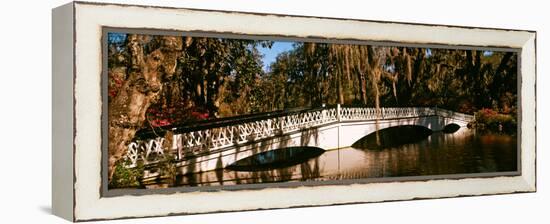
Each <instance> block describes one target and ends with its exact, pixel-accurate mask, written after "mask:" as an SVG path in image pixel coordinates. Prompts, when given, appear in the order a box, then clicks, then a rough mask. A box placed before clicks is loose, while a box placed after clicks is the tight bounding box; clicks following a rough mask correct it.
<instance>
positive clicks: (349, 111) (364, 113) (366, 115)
mask: <svg viewBox="0 0 550 224" xmlns="http://www.w3.org/2000/svg"><path fill="white" fill-rule="evenodd" d="M339 114H340V119H341V120H343V121H346V120H351V121H356V120H376V119H395V118H407V117H422V116H432V115H435V110H434V109H433V108H430V107H391V108H379V109H376V108H369V107H344V108H341V109H340V112H339Z"/></svg>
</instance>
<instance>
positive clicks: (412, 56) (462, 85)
mask: <svg viewBox="0 0 550 224" xmlns="http://www.w3.org/2000/svg"><path fill="white" fill-rule="evenodd" d="M123 38H124V36H117V41H116V42H115V41H113V43H112V44H111V45H110V46H109V49H108V50H109V52H108V55H109V69H110V73H109V74H110V76H109V78H110V80H109V94H110V96H111V95H116V92H117V89H118V88H121V86H122V84H123V82H124V79H125V78H126V76H125V73H126V72H128V70H129V69H130V68H126V67H124V66H125V64H126V63H127V62H128V61H129V59H128V58H126V57H127V50H126V46H125V45H124V44H121V43H122V42H123ZM155 38H157V36H151V37H150V38H149V42H147V43H145V48H144V49H145V50H147V49H153V48H154V46H155V44H158V41H155V40H156V39H155ZM181 38H183V40H184V41H183V42H184V47H183V50H182V54H181V56H179V58H178V63H177V69H176V73H175V74H174V75H173V76H171V77H169V78H168V79H167V80H163V82H164V87H163V91H162V94H161V97H160V100H159V101H158V102H157V104H155V105H152V106H151V107H150V108H149V110H148V113H147V118H148V120H149V124H146V126H149V125H153V126H164V125H167V124H173V123H182V122H189V121H195V120H204V119H210V118H214V117H229V116H236V115H243V114H249V113H257V112H268V111H275V110H285V109H291V108H299V107H318V106H321V105H323V104H326V105H334V104H343V105H350V106H351V105H352V106H369V107H376V106H384V107H401V106H403V107H410V106H439V107H442V108H446V109H450V110H454V111H459V112H464V113H470V114H471V113H474V112H476V111H478V110H480V109H482V108H492V109H494V110H496V111H499V112H502V113H507V114H514V113H515V112H516V111H517V106H516V105H517V84H516V83H517V60H518V59H517V53H511V52H490V53H489V54H486V52H483V51H476V50H456V49H428V48H414V47H389V46H388V47H384V46H371V45H349V44H330V43H300V42H296V43H295V44H294V45H293V49H291V50H289V51H286V52H282V53H280V54H279V55H278V56H277V58H276V61H275V62H273V63H272V64H271V65H270V66H269V67H270V71H268V72H264V71H263V69H262V67H263V65H262V60H261V58H262V55H261V53H260V52H259V51H258V47H259V46H262V47H270V46H271V45H272V44H273V42H272V41H255V40H240V39H222V38H204V37H181Z"/></svg>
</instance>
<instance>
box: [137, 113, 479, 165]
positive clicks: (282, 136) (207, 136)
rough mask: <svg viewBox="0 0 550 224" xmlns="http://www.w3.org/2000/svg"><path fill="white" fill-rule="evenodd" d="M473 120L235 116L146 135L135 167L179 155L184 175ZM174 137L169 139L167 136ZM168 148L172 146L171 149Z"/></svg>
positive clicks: (355, 115) (449, 115) (422, 116)
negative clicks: (280, 152) (275, 153)
mask: <svg viewBox="0 0 550 224" xmlns="http://www.w3.org/2000/svg"><path fill="white" fill-rule="evenodd" d="M472 120H473V116H471V115H466V114H462V113H457V112H452V111H448V110H444V109H439V108H429V107H408V108H380V109H375V108H363V107H340V106H339V105H338V106H336V107H331V108H329V107H325V108H318V109H308V110H299V111H290V112H288V111H287V112H274V113H263V114H253V115H246V116H240V117H231V118H225V119H218V120H213V121H203V122H196V123H194V124H191V125H180V126H170V127H164V128H163V129H158V130H157V129H155V130H142V131H140V132H139V133H138V134H137V137H136V140H135V141H134V142H132V143H130V144H129V145H128V153H127V156H126V158H127V160H128V162H129V163H130V164H129V167H135V166H136V165H137V164H138V162H143V163H144V164H154V163H156V162H158V161H157V158H162V155H164V154H166V153H172V154H174V156H175V160H174V163H175V165H176V167H177V171H178V173H179V174H187V173H197V172H204V171H211V170H215V169H220V168H225V167H227V166H229V165H231V164H233V163H235V162H236V161H239V160H241V159H244V158H247V157H249V156H253V155H256V154H258V153H262V152H267V151H271V150H275V149H281V148H288V147H297V146H310V147H318V148H322V149H325V150H330V149H337V148H344V147H349V146H351V145H352V144H353V143H355V142H356V141H358V140H360V139H361V138H363V137H364V136H367V135H369V134H371V133H373V132H375V131H377V130H382V129H385V128H390V127H397V126H403V125H415V126H423V127H426V128H429V129H431V130H432V131H441V130H443V129H444V128H445V126H447V125H449V124H457V125H459V126H460V127H465V126H466V125H467V124H468V122H470V121H472ZM167 130H168V131H171V132H172V133H173V134H172V135H168V136H169V137H167V138H165V137H158V136H164V134H165V133H166V131H167ZM167 143H168V144H167Z"/></svg>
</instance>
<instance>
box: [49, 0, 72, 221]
mask: <svg viewBox="0 0 550 224" xmlns="http://www.w3.org/2000/svg"><path fill="white" fill-rule="evenodd" d="M74 6H75V4H74V3H73V2H71V3H67V4H65V5H62V6H59V7H56V8H54V9H52V11H51V22H52V34H51V35H52V42H51V43H52V53H51V54H52V76H51V80H52V84H51V85H52V93H51V94H52V95H51V96H52V129H51V130H52V149H51V150H52V158H51V161H52V167H51V172H52V177H51V178H52V183H51V186H52V188H51V192H52V195H51V203H52V213H53V214H54V215H57V216H59V217H61V218H63V219H66V220H68V221H75V213H74V207H75V197H74V195H75V194H74V189H75V188H74V162H73V159H74V144H73V139H74V133H75V131H74V89H73V86H74V83H73V81H74V71H75V69H74V63H73V62H74V58H75V57H74V30H75V29H74V11H75V10H74ZM67 194H68V195H67Z"/></svg>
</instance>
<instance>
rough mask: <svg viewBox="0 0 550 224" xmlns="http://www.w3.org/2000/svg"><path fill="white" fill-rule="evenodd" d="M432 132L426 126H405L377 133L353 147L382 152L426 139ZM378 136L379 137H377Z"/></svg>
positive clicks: (364, 138) (358, 141) (359, 141)
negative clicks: (382, 150)
mask: <svg viewBox="0 0 550 224" xmlns="http://www.w3.org/2000/svg"><path fill="white" fill-rule="evenodd" d="M431 134H432V130H430V129H429V128H426V127H424V126H417V125H403V126H397V127H390V128H385V129H381V130H378V131H375V132H373V133H371V134H368V135H367V136H365V137H363V138H361V139H359V140H357V141H356V142H355V143H353V144H352V145H351V147H352V148H356V149H374V150H381V149H385V148H391V147H396V146H400V145H404V144H409V143H415V142H419V141H422V140H424V139H426V138H427V137H428V136H430V135H431ZM377 135H378V136H377Z"/></svg>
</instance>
